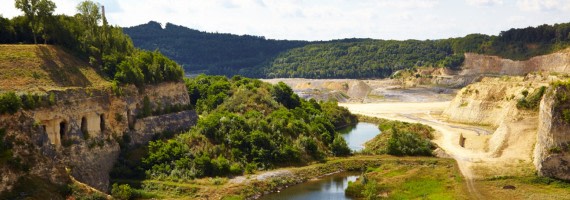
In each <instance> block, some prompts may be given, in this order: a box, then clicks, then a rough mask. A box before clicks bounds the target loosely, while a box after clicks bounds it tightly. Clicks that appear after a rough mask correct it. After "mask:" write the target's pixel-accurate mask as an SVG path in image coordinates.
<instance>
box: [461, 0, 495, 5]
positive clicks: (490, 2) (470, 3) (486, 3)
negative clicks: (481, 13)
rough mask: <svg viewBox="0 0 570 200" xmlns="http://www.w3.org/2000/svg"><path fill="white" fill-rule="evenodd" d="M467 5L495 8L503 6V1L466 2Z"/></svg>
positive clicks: (481, 0)
mask: <svg viewBox="0 0 570 200" xmlns="http://www.w3.org/2000/svg"><path fill="white" fill-rule="evenodd" d="M465 1H466V2H467V4H469V5H473V6H495V5H503V0H465Z"/></svg>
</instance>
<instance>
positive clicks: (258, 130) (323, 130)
mask: <svg viewBox="0 0 570 200" xmlns="http://www.w3.org/2000/svg"><path fill="white" fill-rule="evenodd" d="M185 82H186V85H187V89H188V92H189V94H190V95H191V99H193V100H195V101H193V102H192V103H193V104H194V105H193V106H195V107H196V111H197V112H198V113H200V114H201V117H200V119H199V120H198V122H197V125H196V126H195V127H193V128H192V129H191V130H190V131H188V132H186V133H183V134H180V135H177V136H175V137H174V138H172V139H163V140H156V141H152V142H150V143H149V145H148V147H146V148H143V149H139V150H136V151H140V152H142V153H137V154H138V156H133V157H131V158H134V159H132V160H129V161H120V162H119V163H120V164H119V165H118V166H117V167H116V168H115V170H114V172H112V175H113V176H114V177H115V178H121V179H140V178H141V177H147V178H150V179H154V180H177V181H188V180H192V179H195V178H200V177H214V176H222V177H223V176H232V175H240V174H242V173H244V172H247V173H251V172H253V171H256V170H259V169H271V168H275V167H278V166H290V165H299V164H306V163H310V162H313V161H321V160H323V159H325V158H326V157H327V156H332V155H336V156H344V155H349V154H350V150H349V149H348V147H347V146H346V142H345V141H344V139H343V138H342V137H340V136H339V133H337V132H336V129H338V128H340V127H344V126H347V125H349V124H354V123H356V120H357V119H356V117H355V116H353V115H351V114H350V112H348V110H347V109H346V108H342V107H338V106H337V104H336V102H320V103H319V102H316V101H314V100H310V101H306V100H303V99H300V98H299V97H298V96H297V95H296V94H294V93H293V92H292V90H291V88H289V87H288V86H287V85H285V84H283V83H280V84H277V85H275V86H273V85H270V84H268V83H263V82H261V81H260V80H255V79H248V78H242V77H239V76H236V77H233V78H231V79H227V78H225V77H222V76H204V75H200V76H198V77H196V78H194V79H187V80H186V81H185ZM127 157H128V156H125V158H127ZM137 160H138V161H137ZM138 167H142V168H138ZM140 173H144V174H140Z"/></svg>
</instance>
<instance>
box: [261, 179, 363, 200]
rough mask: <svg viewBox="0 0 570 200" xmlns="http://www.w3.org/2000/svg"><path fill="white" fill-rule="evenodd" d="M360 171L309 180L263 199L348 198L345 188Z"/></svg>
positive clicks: (337, 199)
mask: <svg viewBox="0 0 570 200" xmlns="http://www.w3.org/2000/svg"><path fill="white" fill-rule="evenodd" d="M358 174H359V173H358V172H343V173H338V174H334V175H330V176H326V177H322V178H321V179H318V180H312V181H308V182H306V183H303V184H299V185H295V186H292V187H289V188H287V189H284V190H283V191H281V192H279V193H273V194H269V195H266V196H263V197H262V198H261V199H263V200H269V199H271V200H285V199H287V200H290V199H291V200H305V199H307V200H308V199H325V200H346V199H351V198H348V197H345V195H344V190H345V189H346V188H347V187H348V181H355V180H356V178H357V177H358Z"/></svg>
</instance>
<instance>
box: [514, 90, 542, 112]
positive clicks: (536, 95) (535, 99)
mask: <svg viewBox="0 0 570 200" xmlns="http://www.w3.org/2000/svg"><path fill="white" fill-rule="evenodd" d="M545 91H546V87H545V86H542V87H540V88H539V89H538V90H536V91H534V92H533V93H532V94H531V95H530V96H529V93H528V91H527V90H524V91H522V92H521V94H522V95H523V98H521V99H520V100H519V101H518V102H517V108H518V109H525V110H538V106H539V105H540V100H542V96H543V95H544V92H545Z"/></svg>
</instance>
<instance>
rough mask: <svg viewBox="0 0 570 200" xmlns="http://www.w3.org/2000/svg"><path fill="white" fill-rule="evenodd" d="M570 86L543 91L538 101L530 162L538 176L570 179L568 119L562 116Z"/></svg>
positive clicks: (569, 125) (566, 106)
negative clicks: (537, 120)
mask: <svg viewBox="0 0 570 200" xmlns="http://www.w3.org/2000/svg"><path fill="white" fill-rule="evenodd" d="M569 89H570V88H568V87H567V86H557V87H555V88H551V89H549V90H548V91H547V92H546V95H545V96H544V98H543V99H542V101H541V103H540V112H539V118H540V123H539V126H538V135H537V143H536V146H535V150H534V164H535V166H536V169H537V171H538V173H539V175H542V176H548V177H553V178H559V179H564V180H570V165H569V164H570V151H569V149H568V148H569V147H568V145H569V144H570V122H568V121H567V120H566V119H564V112H565V111H566V112H569V110H570V102H568V99H567V98H568V97H569V96H568V95H569V94H570V90H569Z"/></svg>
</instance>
